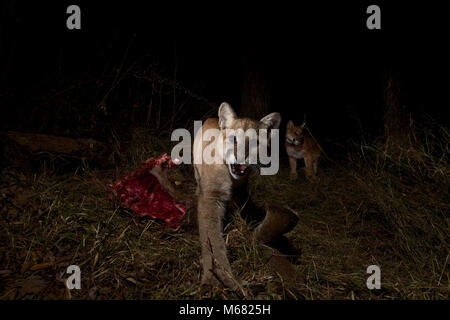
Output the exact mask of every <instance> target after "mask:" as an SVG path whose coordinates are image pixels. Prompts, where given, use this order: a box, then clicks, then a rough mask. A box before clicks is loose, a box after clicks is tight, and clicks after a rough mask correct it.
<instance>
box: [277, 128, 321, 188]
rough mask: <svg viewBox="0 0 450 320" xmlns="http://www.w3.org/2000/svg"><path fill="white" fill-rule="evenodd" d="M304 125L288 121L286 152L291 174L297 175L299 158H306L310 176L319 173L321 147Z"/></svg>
mask: <svg viewBox="0 0 450 320" xmlns="http://www.w3.org/2000/svg"><path fill="white" fill-rule="evenodd" d="M304 125H305V124H302V125H300V126H295V125H294V123H293V122H292V121H289V122H288V125H287V128H286V140H285V146H286V152H287V154H288V156H289V166H290V168H291V172H290V176H291V178H292V179H295V178H296V177H297V160H298V159H302V158H303V159H304V160H305V173H306V176H307V177H308V178H313V177H315V176H316V175H317V168H318V166H319V159H320V148H319V146H318V144H317V142H316V141H315V140H314V139H313V137H311V135H310V134H309V133H308V132H306V130H304Z"/></svg>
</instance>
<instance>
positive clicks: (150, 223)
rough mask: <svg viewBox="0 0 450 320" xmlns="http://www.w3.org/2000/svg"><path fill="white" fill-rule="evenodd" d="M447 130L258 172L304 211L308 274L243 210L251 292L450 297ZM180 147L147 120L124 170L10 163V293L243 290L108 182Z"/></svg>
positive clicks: (230, 240) (102, 295) (1, 233)
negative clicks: (274, 257) (312, 167)
mask: <svg viewBox="0 0 450 320" xmlns="http://www.w3.org/2000/svg"><path fill="white" fill-rule="evenodd" d="M440 134H441V136H439V137H436V136H431V135H425V137H427V139H428V140H427V139H425V141H426V142H425V143H423V144H421V146H422V147H415V148H413V149H411V148H410V149H405V150H403V149H401V148H396V151H395V152H394V151H392V150H390V149H388V148H385V147H384V146H382V145H380V144H376V143H372V144H362V145H358V146H357V148H356V147H355V148H353V149H352V150H349V151H348V157H347V159H346V160H345V161H344V160H341V161H339V162H333V161H324V162H323V165H322V167H321V168H320V173H319V181H316V182H309V181H308V180H306V179H305V178H304V175H303V174H302V173H300V174H299V178H298V179H297V180H296V181H291V180H289V178H288V168H287V161H282V167H281V169H280V172H279V173H278V174H277V175H275V176H268V177H253V178H252V184H251V192H252V196H253V198H254V199H255V200H256V202H259V203H262V202H264V201H274V202H279V203H283V204H286V205H288V206H289V207H290V208H292V209H294V210H296V211H297V212H298V214H299V217H300V220H299V223H298V225H297V226H296V228H295V229H294V230H293V231H292V232H290V233H289V234H288V237H289V238H290V240H291V241H292V243H293V244H294V245H295V246H296V247H298V248H301V251H302V254H301V256H300V258H299V259H298V261H297V262H296V264H295V265H294V266H293V270H294V271H293V272H295V274H296V275H297V277H296V278H295V279H294V280H292V279H288V278H286V277H283V276H282V275H281V274H282V273H281V272H278V271H277V269H276V268H273V267H271V264H270V263H267V257H268V256H270V255H271V254H272V252H271V249H270V248H268V247H265V246H263V245H261V244H259V243H256V242H255V241H254V240H253V237H252V228H251V226H249V225H247V224H245V223H244V222H243V220H242V218H241V217H240V216H239V215H238V214H237V213H236V212H234V213H233V212H232V213H231V215H232V218H231V219H230V222H229V224H227V225H226V226H225V237H226V243H227V247H228V250H229V258H230V261H231V264H232V268H233V271H234V273H235V275H236V276H237V277H238V278H239V279H240V280H241V282H242V284H243V286H244V287H245V288H246V289H247V290H248V291H249V293H250V294H251V297H252V298H256V299H449V292H450V287H449V246H448V243H449V219H448V211H449V202H448V199H449V194H448V186H449V180H448V179H449V175H448V173H449V166H448V134H447V132H446V131H445V130H444V131H441V133H440ZM143 137H153V138H143ZM437 142H439V145H437V146H436V143H437ZM168 148H169V142H168V139H167V137H164V138H160V137H154V136H153V135H151V134H150V133H149V132H145V131H140V132H137V133H136V135H135V139H134V140H133V141H131V142H130V143H129V144H128V150H129V151H128V153H126V154H123V155H122V163H123V164H125V165H121V166H118V168H116V169H114V170H113V169H110V170H100V169H95V168H89V167H87V166H82V167H80V168H79V169H78V170H77V171H76V172H74V173H69V174H67V173H66V174H55V173H51V172H46V171H44V170H42V171H41V172H39V173H28V174H24V173H20V171H17V170H14V169H6V170H4V172H3V175H2V177H1V179H0V195H1V219H0V241H1V243H2V246H1V247H0V297H1V299H202V298H214V299H232V298H237V296H236V295H235V294H234V293H232V292H229V291H228V290H226V289H223V288H216V289H214V290H213V291H207V290H203V289H202V288H201V287H200V285H199V284H200V271H201V268H200V264H199V256H200V245H199V241H198V235H197V234H196V232H195V231H193V230H192V228H190V227H188V226H184V227H182V228H180V229H179V230H178V231H176V232H174V231H172V230H170V229H169V228H168V227H166V226H165V225H164V224H163V223H160V222H158V221H154V220H150V219H145V218H138V217H137V216H136V215H134V214H133V213H132V212H129V211H127V210H124V209H122V208H120V207H118V206H117V204H116V203H115V201H114V198H113V196H112V194H111V192H110V190H109V187H108V184H109V183H111V182H113V181H114V180H115V179H116V178H118V177H119V176H120V175H121V174H122V173H124V172H126V171H127V170H130V169H132V168H133V167H134V166H136V165H137V164H138V163H139V161H141V160H144V159H146V158H148V157H152V156H159V155H160V154H161V153H162V152H164V151H165V152H167V150H168ZM119 168H120V169H119ZM174 174H175V175H176V176H177V180H179V181H181V182H182V186H183V187H185V188H186V189H187V190H192V189H193V188H194V187H195V186H194V181H193V174H192V169H191V168H189V167H181V168H179V169H177V170H176V172H174ZM71 264H76V265H78V266H80V268H81V277H82V289H81V290H71V291H69V290H68V289H67V288H66V287H65V285H64V279H66V278H67V277H68V275H67V274H66V273H65V272H66V269H67V267H68V266H69V265H71ZM372 264H376V265H378V266H380V268H381V286H382V288H381V290H368V289H367V287H366V280H367V278H368V276H369V275H368V274H366V269H367V267H368V266H369V265H372Z"/></svg>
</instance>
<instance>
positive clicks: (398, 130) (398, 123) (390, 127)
mask: <svg viewBox="0 0 450 320" xmlns="http://www.w3.org/2000/svg"><path fill="white" fill-rule="evenodd" d="M404 102H405V101H404V92H403V87H402V83H401V82H400V81H399V80H398V78H396V77H395V76H394V75H393V73H392V71H388V72H386V74H385V88H384V118H383V121H384V137H385V141H386V143H387V144H394V145H398V146H404V145H405V143H408V141H409V135H410V133H411V129H412V122H411V114H410V112H408V109H407V106H406V105H405V104H404Z"/></svg>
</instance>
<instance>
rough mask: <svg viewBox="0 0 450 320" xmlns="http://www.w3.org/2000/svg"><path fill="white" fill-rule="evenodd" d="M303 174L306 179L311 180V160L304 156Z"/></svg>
mask: <svg viewBox="0 0 450 320" xmlns="http://www.w3.org/2000/svg"><path fill="white" fill-rule="evenodd" d="M304 159H305V174H306V177H307V178H308V179H311V178H312V177H313V176H314V170H313V160H312V159H311V157H310V156H305V158H304Z"/></svg>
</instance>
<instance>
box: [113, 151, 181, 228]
mask: <svg viewBox="0 0 450 320" xmlns="http://www.w3.org/2000/svg"><path fill="white" fill-rule="evenodd" d="M175 165H177V163H176V162H174V161H172V160H171V159H170V156H169V155H168V154H163V155H162V156H161V157H159V158H150V159H148V160H146V161H144V162H143V163H142V165H141V166H140V167H139V168H137V169H136V170H135V171H134V172H132V173H130V174H128V175H126V176H124V177H122V178H120V179H119V180H117V181H116V182H115V183H114V184H113V185H112V186H111V187H112V188H113V189H114V190H115V191H116V194H117V198H118V199H119V202H120V204H121V206H123V207H125V208H128V209H131V210H132V211H134V212H135V213H137V214H138V215H139V216H141V217H143V216H149V217H151V218H153V219H162V220H164V221H165V222H166V223H167V225H169V226H170V227H171V228H178V226H179V225H180V220H181V219H182V218H183V217H184V215H185V214H186V206H185V205H182V204H179V203H176V202H175V200H174V198H173V197H172V196H171V195H170V194H169V193H168V192H167V191H166V190H165V189H164V188H163V187H162V186H161V183H160V181H159V180H158V179H157V178H156V177H155V176H154V175H153V174H151V172H150V170H151V169H153V168H155V167H157V166H162V168H164V170H168V169H169V168H171V167H173V166H175Z"/></svg>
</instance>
